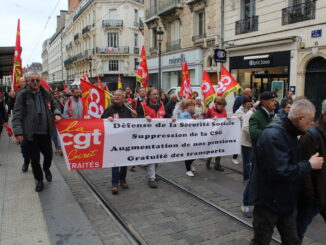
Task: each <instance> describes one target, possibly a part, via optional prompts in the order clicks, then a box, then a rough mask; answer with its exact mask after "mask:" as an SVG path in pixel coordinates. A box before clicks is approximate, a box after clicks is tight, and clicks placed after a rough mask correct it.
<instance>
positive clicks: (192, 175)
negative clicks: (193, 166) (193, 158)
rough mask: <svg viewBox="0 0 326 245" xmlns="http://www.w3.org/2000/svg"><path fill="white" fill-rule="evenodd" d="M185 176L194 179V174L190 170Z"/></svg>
mask: <svg viewBox="0 0 326 245" xmlns="http://www.w3.org/2000/svg"><path fill="white" fill-rule="evenodd" d="M186 175H188V176H189V177H194V176H195V175H194V173H193V172H192V171H191V170H190V171H187V172H186Z"/></svg>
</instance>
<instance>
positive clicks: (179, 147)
mask: <svg viewBox="0 0 326 245" xmlns="http://www.w3.org/2000/svg"><path fill="white" fill-rule="evenodd" d="M56 127H57V130H58V133H59V138H60V141H61V145H62V148H63V149H62V150H63V153H64V157H65V160H66V164H67V167H68V168H69V169H92V168H108V167H116V166H133V165H140V164H148V163H163V162H176V161H184V160H188V159H198V158H208V157H216V156H225V155H233V154H239V153H240V135H241V132H240V120H239V119H237V118H236V119H217V120H212V119H206V120H177V121H176V122H172V121H171V119H153V120H152V122H148V121H147V120H145V119H117V120H115V121H113V122H110V121H108V120H105V119H66V120H61V121H60V122H59V123H57V124H56Z"/></svg>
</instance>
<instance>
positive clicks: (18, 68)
mask: <svg viewBox="0 0 326 245" xmlns="http://www.w3.org/2000/svg"><path fill="white" fill-rule="evenodd" d="M21 51H22V49H21V46H20V19H18V24H17V33H16V47H15V56H14V65H13V67H14V68H13V80H12V81H13V82H12V89H13V90H14V91H17V89H19V84H18V81H19V78H21V77H22V76H23V70H22V59H21Z"/></svg>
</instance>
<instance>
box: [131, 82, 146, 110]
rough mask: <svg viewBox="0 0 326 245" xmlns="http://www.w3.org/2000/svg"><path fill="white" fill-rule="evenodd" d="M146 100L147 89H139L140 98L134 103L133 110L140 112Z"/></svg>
mask: <svg viewBox="0 0 326 245" xmlns="http://www.w3.org/2000/svg"><path fill="white" fill-rule="evenodd" d="M145 100H146V88H139V89H138V96H137V97H136V99H134V101H133V106H132V108H133V109H134V110H136V111H137V110H138V108H139V107H141V102H143V101H145Z"/></svg>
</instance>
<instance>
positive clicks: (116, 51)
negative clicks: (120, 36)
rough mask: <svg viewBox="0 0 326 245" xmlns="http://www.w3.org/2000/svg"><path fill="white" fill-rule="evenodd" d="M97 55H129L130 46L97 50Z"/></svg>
mask: <svg viewBox="0 0 326 245" xmlns="http://www.w3.org/2000/svg"><path fill="white" fill-rule="evenodd" d="M96 54H129V46H120V47H117V48H113V47H105V48H98V47H97V48H96Z"/></svg>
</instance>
